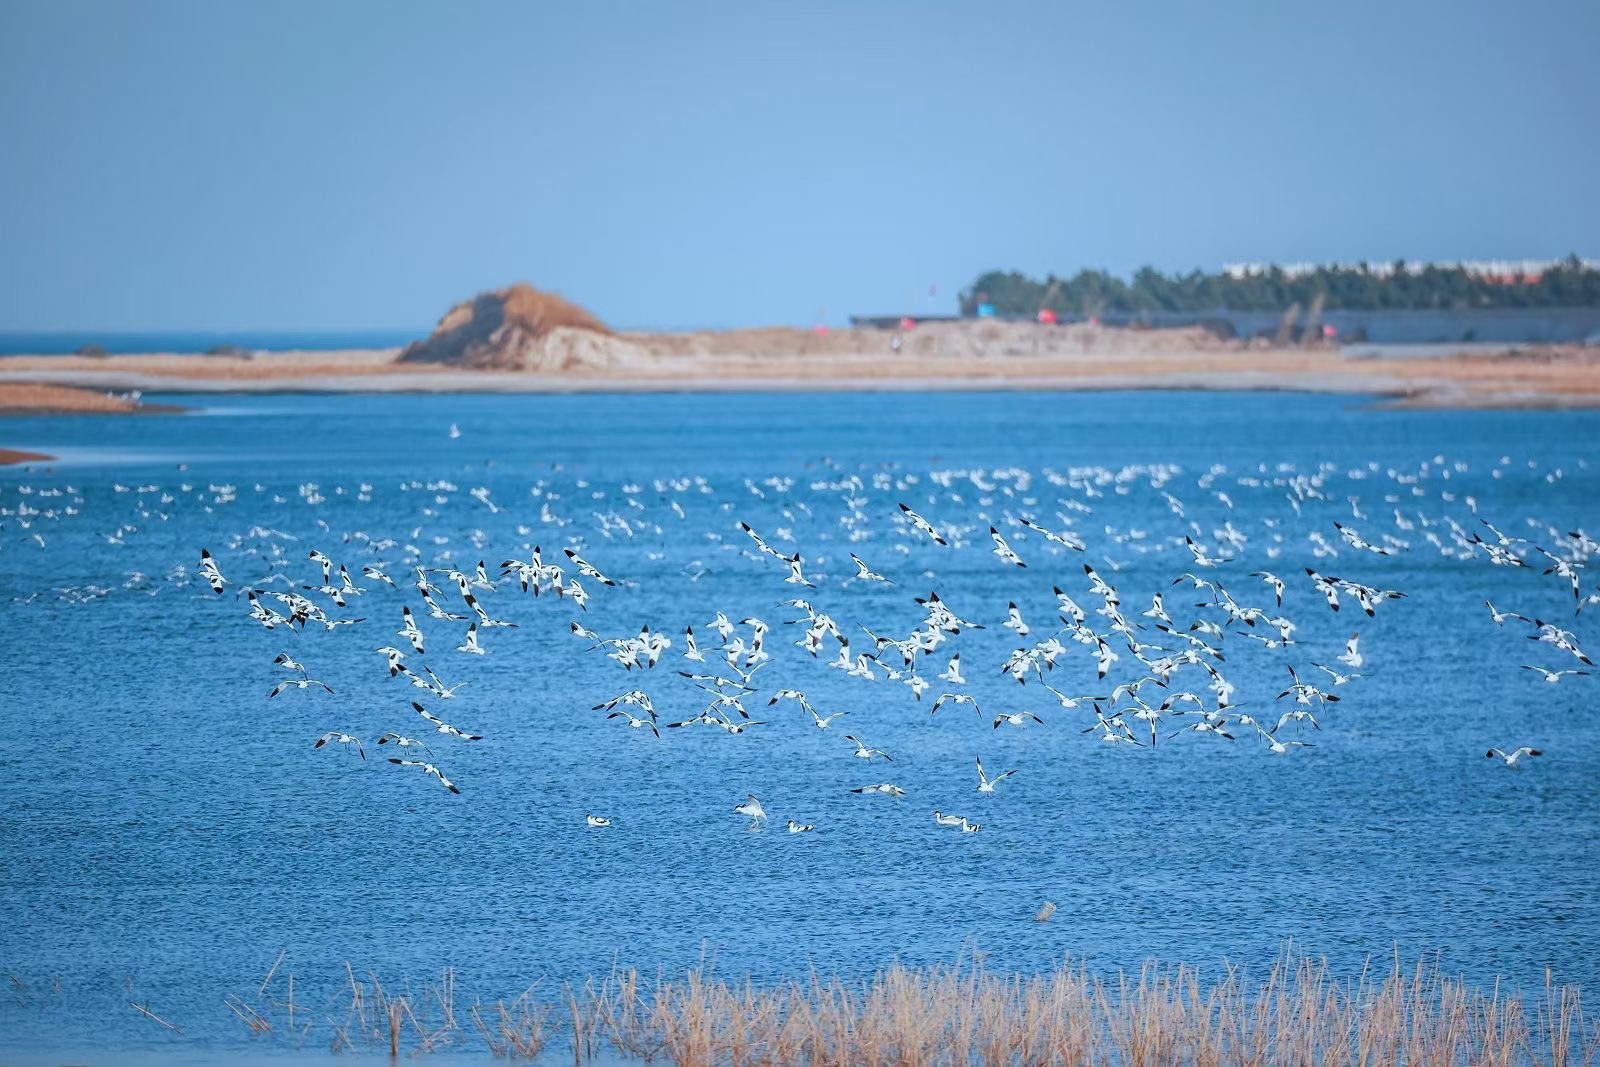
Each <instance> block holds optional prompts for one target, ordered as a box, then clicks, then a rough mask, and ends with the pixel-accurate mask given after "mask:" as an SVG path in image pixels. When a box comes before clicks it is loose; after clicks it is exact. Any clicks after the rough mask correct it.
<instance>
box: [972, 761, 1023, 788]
mask: <svg viewBox="0 0 1600 1067" xmlns="http://www.w3.org/2000/svg"><path fill="white" fill-rule="evenodd" d="M977 764H978V792H980V793H993V792H994V787H995V786H997V785H999V784H1000V783H1001V782H1003V781H1005V780H1006V779H1007V778H1010V777H1011V776H1012V775H1013V774H1016V773H1017V772H1016V771H1015V770H1010V771H1006V772H1004V773H1002V774H997V775H995V776H994V777H993V778H990V777H989V776H988V775H987V774H985V773H983V759H982V758H981V757H980V758H979V759H978V760H977Z"/></svg>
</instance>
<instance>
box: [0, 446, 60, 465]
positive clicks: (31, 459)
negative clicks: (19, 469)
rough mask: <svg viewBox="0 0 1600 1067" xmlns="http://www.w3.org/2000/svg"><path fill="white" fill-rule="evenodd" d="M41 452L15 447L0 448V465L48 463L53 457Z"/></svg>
mask: <svg viewBox="0 0 1600 1067" xmlns="http://www.w3.org/2000/svg"><path fill="white" fill-rule="evenodd" d="M55 458H56V457H54V456H47V455H45V454H44V453H43V452H22V451H19V450H18V449H15V448H0V467H6V466H10V465H11V464H13V463H48V462H50V461H51V460H53V459H55Z"/></svg>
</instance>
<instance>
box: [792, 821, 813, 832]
mask: <svg viewBox="0 0 1600 1067" xmlns="http://www.w3.org/2000/svg"><path fill="white" fill-rule="evenodd" d="M814 829H816V827H814V826H812V825H811V824H810V823H798V822H795V821H794V820H793V819H790V820H789V832H790V833H791V834H803V833H805V832H807V831H808V830H814Z"/></svg>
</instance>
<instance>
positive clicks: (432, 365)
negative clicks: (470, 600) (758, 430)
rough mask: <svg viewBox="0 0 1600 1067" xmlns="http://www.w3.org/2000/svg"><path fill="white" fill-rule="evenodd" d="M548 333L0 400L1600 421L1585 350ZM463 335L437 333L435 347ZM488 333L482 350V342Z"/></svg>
mask: <svg viewBox="0 0 1600 1067" xmlns="http://www.w3.org/2000/svg"><path fill="white" fill-rule="evenodd" d="M457 310H459V309H457ZM579 311H580V312H581V309H579ZM452 315H455V311H453V312H452ZM473 321H476V320H473ZM543 321H544V322H545V323H546V325H547V326H548V328H545V329H542V332H540V331H530V330H529V329H527V328H525V326H524V325H517V324H513V328H511V329H509V330H508V329H507V328H506V324H505V322H504V321H501V322H500V323H499V324H498V325H492V326H491V323H492V322H493V318H492V316H490V317H489V318H487V319H484V320H483V321H479V322H478V324H477V326H476V327H473V328H472V329H469V330H466V331H465V332H461V333H457V335H456V337H457V341H458V342H462V343H458V344H456V345H454V346H453V347H452V348H450V349H449V350H445V349H441V348H439V347H437V346H436V347H435V348H434V349H432V350H431V351H432V352H433V355H434V356H438V357H440V358H421V357H419V356H418V355H417V352H418V350H419V346H418V345H413V346H411V348H409V349H406V350H404V351H402V350H395V349H381V350H352V351H341V352H270V353H258V354H253V355H248V356H194V355H177V354H161V353H151V354H143V355H124V356H109V357H80V356H8V357H0V388H6V383H8V382H24V381H26V382H32V383H51V384H56V385H68V386H79V387H83V388H85V389H90V388H92V389H98V390H107V389H121V390H144V391H147V392H155V391H171V392H264V391H272V392H278V391H307V392H438V393H453V392H484V393H488V392H526V393H571V392H788V391H842V392H868V391H905V390H917V391H921V390H929V391H933V390H971V389H982V390H1026V391H1057V390H1097V389H1188V390H1233V389H1253V390H1290V391H1299V392H1318V393H1341V394H1368V395H1381V396H1384V397H1386V398H1389V399H1388V402H1389V403H1395V404H1402V405H1407V406H1416V407H1449V408H1469V407H1539V408H1565V407H1597V406H1600V349H1597V348H1586V347H1583V346H1539V347H1513V348H1506V349H1501V350H1489V351H1485V350H1484V349H1483V347H1482V346H1477V347H1473V348H1470V349H1463V350H1461V351H1458V352H1439V351H1437V349H1430V350H1429V351H1428V352H1427V354H1426V356H1425V357H1424V358H1410V354H1409V353H1408V351H1407V350H1406V348H1405V346H1388V347H1381V348H1375V347H1373V346H1364V347H1363V348H1361V349H1360V350H1358V351H1352V352H1351V353H1350V354H1346V353H1345V352H1344V351H1341V350H1340V349H1338V348H1332V347H1315V348H1271V347H1262V346H1259V345H1257V344H1251V343H1244V342H1237V341H1224V340H1221V339H1219V338H1217V337H1214V336H1212V335H1211V334H1208V333H1206V332H1204V331H1202V330H1193V329H1182V330H1134V329H1105V328H1100V327H1093V326H1087V325H1073V326H1041V325H1035V324H1032V323H1005V322H960V323H930V324H927V325H925V326H919V327H917V328H915V329H913V330H909V331H905V332H904V333H901V334H898V338H899V346H898V347H894V342H895V340H896V337H897V334H896V333H894V332H892V331H884V330H872V329H848V330H832V331H829V332H827V333H818V332H813V331H809V330H797V329H790V328H772V329H741V330H725V331H715V332H702V333H617V334H613V333H606V332H601V331H599V330H591V329H584V328H581V327H578V326H572V325H566V324H564V323H563V324H556V325H549V322H550V320H543ZM468 325H470V322H469V323H468ZM461 326H462V323H461V322H459V321H456V322H454V324H452V319H451V316H447V317H446V320H444V321H443V322H442V323H441V330H440V331H436V333H435V335H434V337H433V338H430V339H429V341H430V342H432V341H434V340H435V339H437V338H439V337H440V335H441V332H445V331H448V330H451V329H456V328H459V327H461ZM485 329H487V333H486V334H484V333H483V331H484V330H485ZM496 334H498V336H499V339H498V341H496V342H495V343H494V344H493V345H490V346H489V347H487V348H486V347H484V345H485V344H486V343H487V342H486V341H484V340H483V338H487V337H493V336H495V335H496ZM480 335H481V336H480ZM474 337H478V338H479V340H477V341H474V340H472V338H474ZM427 343H429V342H424V343H423V344H424V345H426V344H427ZM405 353H410V355H409V356H407V357H406V358H403V359H402V358H401V357H402V356H403V355H404V354H405ZM96 403H97V404H98V401H96ZM6 406H7V405H6V404H5V403H3V402H0V408H5V407H6ZM83 410H90V409H88V408H85V409H83ZM92 410H102V408H100V407H95V408H93V409H92Z"/></svg>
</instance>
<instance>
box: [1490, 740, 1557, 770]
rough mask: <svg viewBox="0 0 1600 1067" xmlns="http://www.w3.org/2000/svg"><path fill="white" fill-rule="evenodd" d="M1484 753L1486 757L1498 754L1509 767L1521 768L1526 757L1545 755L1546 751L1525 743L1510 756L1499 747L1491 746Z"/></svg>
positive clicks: (1492, 757) (1493, 756) (1491, 757)
mask: <svg viewBox="0 0 1600 1067" xmlns="http://www.w3.org/2000/svg"><path fill="white" fill-rule="evenodd" d="M1483 755H1484V758H1485V759H1494V758H1495V757H1496V756H1498V757H1500V759H1501V761H1502V762H1503V763H1505V765H1506V766H1507V767H1511V768H1513V769H1518V770H1520V769H1521V766H1522V761H1523V760H1524V759H1531V758H1532V757H1534V756H1542V755H1544V751H1543V750H1542V749H1537V748H1529V747H1528V746H1527V745H1523V746H1522V747H1521V748H1519V749H1517V750H1516V751H1514V752H1512V753H1511V754H1510V755H1509V756H1508V755H1506V754H1505V753H1504V752H1502V751H1500V749H1498V748H1491V749H1490V750H1489V751H1487V752H1485V753H1484V754H1483Z"/></svg>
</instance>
